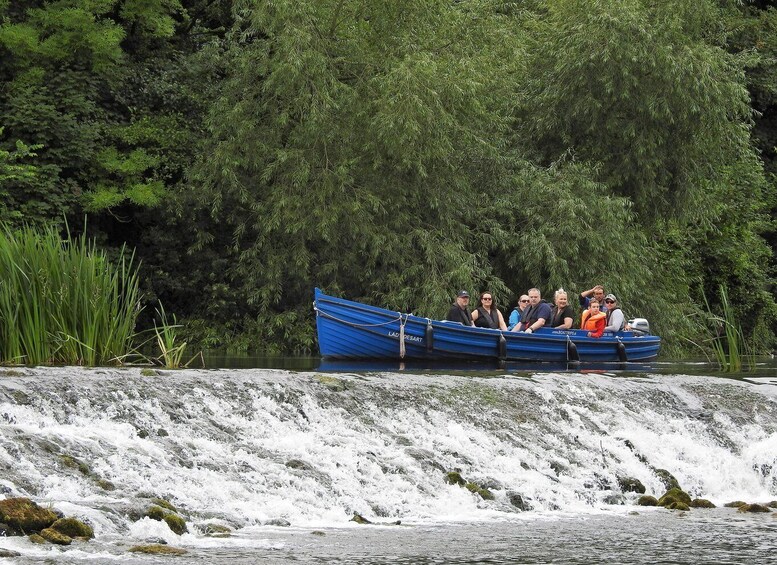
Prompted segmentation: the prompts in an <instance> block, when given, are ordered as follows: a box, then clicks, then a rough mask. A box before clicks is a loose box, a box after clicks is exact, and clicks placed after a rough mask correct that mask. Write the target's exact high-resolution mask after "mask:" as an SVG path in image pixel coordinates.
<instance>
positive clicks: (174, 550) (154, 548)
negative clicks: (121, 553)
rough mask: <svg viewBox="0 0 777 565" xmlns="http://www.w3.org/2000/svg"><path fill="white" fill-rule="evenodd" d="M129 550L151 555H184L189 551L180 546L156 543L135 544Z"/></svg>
mask: <svg viewBox="0 0 777 565" xmlns="http://www.w3.org/2000/svg"><path fill="white" fill-rule="evenodd" d="M127 551H129V552H131V553H146V554H149V555H184V554H185V553H187V552H186V550H185V549H181V548H180V547H172V546H169V545H162V544H156V543H153V544H150V545H135V546H133V547H130V548H129V549H128V550H127Z"/></svg>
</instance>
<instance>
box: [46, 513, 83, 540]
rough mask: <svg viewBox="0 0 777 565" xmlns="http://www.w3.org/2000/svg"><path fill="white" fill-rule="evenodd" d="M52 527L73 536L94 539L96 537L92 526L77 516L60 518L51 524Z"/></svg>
mask: <svg viewBox="0 0 777 565" xmlns="http://www.w3.org/2000/svg"><path fill="white" fill-rule="evenodd" d="M51 529H52V530H56V531H58V532H59V533H60V534H65V535H66V536H70V537H71V538H85V539H92V538H93V537H94V530H93V529H92V527H91V526H89V525H87V524H84V523H83V522H82V521H81V520H78V519H77V518H60V519H59V520H57V521H56V522H54V523H53V524H52V525H51Z"/></svg>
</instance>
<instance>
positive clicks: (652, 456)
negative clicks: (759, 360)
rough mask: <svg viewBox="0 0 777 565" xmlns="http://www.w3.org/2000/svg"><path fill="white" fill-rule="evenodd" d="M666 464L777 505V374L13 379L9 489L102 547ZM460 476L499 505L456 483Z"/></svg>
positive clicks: (590, 492)
mask: <svg viewBox="0 0 777 565" xmlns="http://www.w3.org/2000/svg"><path fill="white" fill-rule="evenodd" d="M659 469H663V470H666V471H668V472H669V473H671V474H672V475H673V476H674V477H675V478H676V479H677V480H678V482H679V483H680V485H681V486H682V487H683V488H684V489H685V490H686V491H687V492H689V494H690V495H691V496H692V497H701V498H707V499H709V500H711V501H712V502H714V503H715V504H718V505H720V504H722V503H725V502H728V501H732V500H745V501H750V502H756V501H770V500H773V499H775V498H777V380H774V379H769V378H760V379H759V378H754V379H751V380H749V381H745V380H733V379H721V378H712V377H702V376H683V375H637V376H629V377H623V376H617V375H614V374H607V373H604V374H598V373H597V374H585V373H564V374H554V373H534V374H507V375H502V376H496V377H489V378H484V377H474V376H462V375H430V374H406V373H368V374H356V373H343V374H322V373H317V372H312V371H311V372H294V371H282V370H266V369H252V370H182V371H162V370H160V371H157V374H155V375H152V376H146V375H143V374H141V371H140V370H139V369H137V368H117V369H81V368H24V369H13V370H10V369H7V370H0V471H1V472H0V496H2V497H12V496H25V497H30V498H32V499H33V500H35V501H36V502H38V503H39V504H46V505H51V506H52V507H54V508H57V509H58V510H61V511H62V512H64V513H65V514H67V515H74V516H79V517H81V518H83V519H85V520H87V521H88V522H89V523H91V524H92V525H93V527H94V529H95V534H96V536H98V537H99V536H101V535H103V536H105V535H121V534H124V533H126V532H128V531H129V532H131V533H134V534H136V535H139V536H141V537H142V536H143V535H144V531H143V529H144V528H150V529H152V530H153V533H154V534H155V535H160V536H163V537H164V536H165V535H168V534H169V532H167V531H166V530H165V531H163V530H164V528H165V527H164V526H163V524H162V523H159V522H155V523H151V522H150V521H149V520H148V519H140V515H142V511H143V508H144V507H145V506H147V505H148V503H149V500H150V499H153V498H155V497H157V498H162V499H164V500H167V501H169V502H171V503H172V504H173V505H175V506H176V507H177V508H178V509H179V511H180V512H181V514H182V515H183V516H185V518H186V520H187V522H188V523H189V525H190V531H191V532H193V533H194V534H195V535H196V534H197V532H199V531H202V528H203V527H204V526H203V525H204V524H207V523H218V524H223V525H226V526H229V527H230V528H232V529H240V528H248V527H252V526H259V525H263V524H268V523H270V524H291V525H293V526H300V527H327V526H337V525H347V524H348V522H349V520H350V519H351V518H352V517H353V515H354V513H358V514H360V515H362V516H364V517H365V518H367V519H369V520H372V521H375V522H381V521H386V522H388V521H394V520H401V521H402V522H403V523H427V522H428V523H439V522H446V521H450V522H454V521H495V520H496V521H499V520H504V519H532V517H541V516H543V515H547V514H548V513H553V512H561V513H597V512H603V511H605V510H607V509H611V508H613V507H614V506H618V507H623V508H628V505H632V504H634V503H635V501H636V498H637V497H638V496H639V495H638V494H637V493H635V492H628V491H627V492H623V491H624V488H623V483H622V481H623V480H624V478H630V479H637V480H638V481H640V482H641V483H642V484H643V485H644V487H645V488H646V490H647V492H648V493H651V494H654V495H655V496H660V495H661V494H663V492H664V491H665V490H666V487H665V486H664V483H663V482H662V479H661V477H660V476H659V473H657V472H656V471H657V470H659ZM453 471H456V472H458V473H460V475H461V477H463V479H464V480H465V481H469V482H472V483H474V484H476V485H478V488H481V489H487V490H488V491H489V492H490V493H491V494H492V495H493V500H488V499H486V498H484V497H483V496H481V495H480V494H478V493H477V492H470V490H468V489H467V488H463V487H462V486H459V485H457V484H450V483H449V482H447V481H446V475H447V473H449V472H453ZM625 490H628V489H625ZM622 505H627V506H622ZM160 528H161V529H160ZM169 535H172V534H169Z"/></svg>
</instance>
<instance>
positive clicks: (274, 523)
mask: <svg viewBox="0 0 777 565" xmlns="http://www.w3.org/2000/svg"><path fill="white" fill-rule="evenodd" d="M264 525H265V526H280V527H281V528H288V527H289V526H291V522H289V521H288V520H285V519H283V518H273V519H272V520H267V521H266V522H265V523H264Z"/></svg>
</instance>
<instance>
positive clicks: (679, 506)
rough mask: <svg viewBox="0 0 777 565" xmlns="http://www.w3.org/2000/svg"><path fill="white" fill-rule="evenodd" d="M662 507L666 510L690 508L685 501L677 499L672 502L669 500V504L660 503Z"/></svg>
mask: <svg viewBox="0 0 777 565" xmlns="http://www.w3.org/2000/svg"><path fill="white" fill-rule="evenodd" d="M661 506H663V507H664V508H667V509H668V510H690V509H691V507H690V506H688V505H687V504H686V503H685V502H680V501H679V500H675V501H674V502H671V503H669V504H662V505H661Z"/></svg>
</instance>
